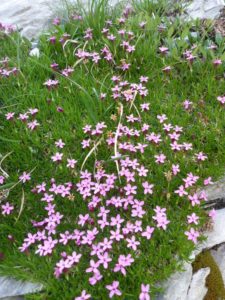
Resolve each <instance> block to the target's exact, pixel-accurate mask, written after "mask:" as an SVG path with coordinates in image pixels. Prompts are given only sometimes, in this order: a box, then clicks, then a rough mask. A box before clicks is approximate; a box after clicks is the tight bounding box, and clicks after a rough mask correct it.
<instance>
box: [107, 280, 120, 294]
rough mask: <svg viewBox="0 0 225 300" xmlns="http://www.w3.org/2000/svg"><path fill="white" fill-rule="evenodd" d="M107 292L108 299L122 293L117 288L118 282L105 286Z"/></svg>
mask: <svg viewBox="0 0 225 300" xmlns="http://www.w3.org/2000/svg"><path fill="white" fill-rule="evenodd" d="M106 288H107V290H109V298H112V297H113V296H114V295H116V296H121V295H122V292H121V291H120V290H119V289H118V288H119V281H113V283H112V284H108V285H106Z"/></svg>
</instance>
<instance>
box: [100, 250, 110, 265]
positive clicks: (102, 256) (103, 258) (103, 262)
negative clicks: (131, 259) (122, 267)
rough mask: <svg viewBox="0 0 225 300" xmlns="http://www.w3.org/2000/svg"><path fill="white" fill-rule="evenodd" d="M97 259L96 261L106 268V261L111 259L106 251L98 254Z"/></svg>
mask: <svg viewBox="0 0 225 300" xmlns="http://www.w3.org/2000/svg"><path fill="white" fill-rule="evenodd" d="M98 259H99V261H98V263H99V264H100V265H103V267H104V269H108V263H109V262H111V261H112V259H111V258H110V257H109V254H108V252H105V253H103V254H99V255H98Z"/></svg>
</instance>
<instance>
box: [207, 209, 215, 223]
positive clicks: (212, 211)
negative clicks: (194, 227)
mask: <svg viewBox="0 0 225 300" xmlns="http://www.w3.org/2000/svg"><path fill="white" fill-rule="evenodd" d="M208 215H209V217H210V218H211V219H212V220H214V219H215V217H216V210H215V209H214V208H213V209H211V210H210V211H209V213H208Z"/></svg>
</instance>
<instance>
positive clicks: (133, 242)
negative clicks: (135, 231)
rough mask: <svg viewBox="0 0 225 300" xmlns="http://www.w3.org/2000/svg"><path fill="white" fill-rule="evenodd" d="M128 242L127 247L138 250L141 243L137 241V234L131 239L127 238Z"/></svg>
mask: <svg viewBox="0 0 225 300" xmlns="http://www.w3.org/2000/svg"><path fill="white" fill-rule="evenodd" d="M126 241H127V242H128V243H127V248H131V249H133V250H134V251H136V250H137V246H139V245H140V242H138V241H136V239H135V236H132V237H131V238H130V239H126Z"/></svg>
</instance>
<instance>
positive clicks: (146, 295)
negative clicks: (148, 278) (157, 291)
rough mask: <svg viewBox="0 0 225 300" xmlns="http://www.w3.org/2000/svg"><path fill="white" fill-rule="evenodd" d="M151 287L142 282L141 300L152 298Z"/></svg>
mask: <svg viewBox="0 0 225 300" xmlns="http://www.w3.org/2000/svg"><path fill="white" fill-rule="evenodd" d="M149 289H150V286H149V284H146V285H145V284H143V283H142V285H141V293H140V295H139V300H150V295H149Z"/></svg>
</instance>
